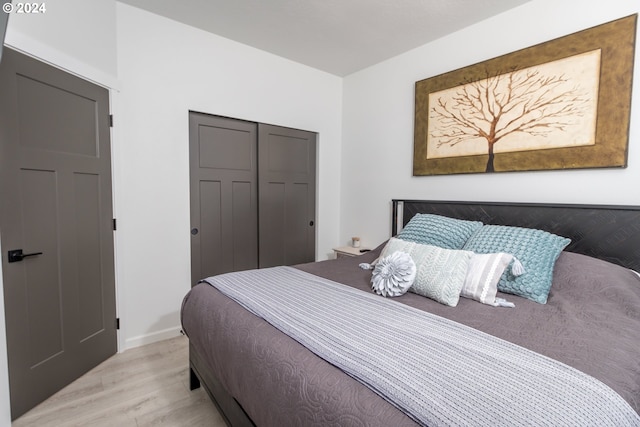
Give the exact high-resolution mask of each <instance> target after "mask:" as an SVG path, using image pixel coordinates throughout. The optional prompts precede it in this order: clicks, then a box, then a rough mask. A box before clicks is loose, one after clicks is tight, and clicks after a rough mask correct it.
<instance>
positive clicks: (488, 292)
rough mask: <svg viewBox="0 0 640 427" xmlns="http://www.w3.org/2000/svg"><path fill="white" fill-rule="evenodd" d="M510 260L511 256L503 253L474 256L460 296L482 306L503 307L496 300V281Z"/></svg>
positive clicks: (500, 300)
mask: <svg viewBox="0 0 640 427" xmlns="http://www.w3.org/2000/svg"><path fill="white" fill-rule="evenodd" d="M512 259H513V255H511V254H505V253H495V254H474V255H473V256H472V257H471V261H470V262H469V270H467V277H466V278H465V281H464V285H463V286H462V291H461V292H460V296H461V297H464V298H471V299H473V300H476V301H480V302H481V303H483V304H488V305H493V306H498V305H503V301H502V299H501V298H498V299H496V294H497V292H498V281H499V280H500V277H501V276H502V273H503V272H504V269H505V268H507V266H508V265H509V263H510V262H511V260H512Z"/></svg>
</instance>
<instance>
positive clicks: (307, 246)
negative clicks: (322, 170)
mask: <svg viewBox="0 0 640 427" xmlns="http://www.w3.org/2000/svg"><path fill="white" fill-rule="evenodd" d="M316 137H317V134H316V133H313V132H307V131H301V130H297V129H289V128H282V127H278V126H271V125H265V124H260V125H259V133H258V161H259V163H258V171H259V177H258V182H259V186H260V187H259V207H258V209H259V213H260V214H259V218H260V222H259V230H260V234H259V239H258V241H259V249H260V252H259V259H260V267H261V268H262V267H272V266H276V265H293V264H299V263H304V262H311V261H315V246H316V241H315V220H316V208H315V206H316Z"/></svg>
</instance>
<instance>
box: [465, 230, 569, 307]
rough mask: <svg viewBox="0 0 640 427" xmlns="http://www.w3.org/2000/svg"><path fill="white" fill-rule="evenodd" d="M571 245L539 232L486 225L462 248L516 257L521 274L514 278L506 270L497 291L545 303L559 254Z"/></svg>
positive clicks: (561, 238)
mask: <svg viewBox="0 0 640 427" xmlns="http://www.w3.org/2000/svg"><path fill="white" fill-rule="evenodd" d="M570 242H571V240H570V239H567V238H566V237H561V236H556V235H555V234H551V233H548V232H546V231H542V230H536V229H532V228H521V227H509V226H504V225H485V226H483V227H482V228H481V229H480V230H478V231H477V232H476V233H474V235H473V236H471V238H470V239H469V240H468V241H467V243H466V244H465V245H464V249H465V250H468V251H473V252H476V253H480V254H489V253H494V252H504V253H508V254H511V255H513V256H514V257H516V258H517V259H518V260H519V261H520V262H521V263H522V265H523V267H524V274H521V275H519V276H514V274H513V272H512V271H511V270H512V269H511V268H507V269H506V270H505V271H504V273H503V274H502V276H501V277H500V281H499V282H498V290H499V291H502V292H506V293H509V294H514V295H518V296H521V297H524V298H527V299H530V300H532V301H535V302H538V303H540V304H546V302H547V297H548V296H549V290H551V280H552V277H553V267H554V266H555V263H556V260H557V259H558V256H559V255H560V252H562V250H563V249H564V248H565V247H566V246H567V245H568V244H569V243H570Z"/></svg>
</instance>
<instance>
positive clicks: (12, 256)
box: [7, 249, 42, 262]
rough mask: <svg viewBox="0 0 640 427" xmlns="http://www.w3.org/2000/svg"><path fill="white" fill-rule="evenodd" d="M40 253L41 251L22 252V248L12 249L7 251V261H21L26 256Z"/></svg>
mask: <svg viewBox="0 0 640 427" xmlns="http://www.w3.org/2000/svg"><path fill="white" fill-rule="evenodd" d="M36 255H42V252H33V253H30V254H23V253H22V249H14V250H11V251H9V252H8V260H7V261H8V262H18V261H22V260H23V259H25V258H26V257H30V256H36Z"/></svg>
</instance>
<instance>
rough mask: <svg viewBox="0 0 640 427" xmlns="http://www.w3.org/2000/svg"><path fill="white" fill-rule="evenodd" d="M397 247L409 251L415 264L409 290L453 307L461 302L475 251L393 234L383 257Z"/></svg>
mask: <svg viewBox="0 0 640 427" xmlns="http://www.w3.org/2000/svg"><path fill="white" fill-rule="evenodd" d="M396 251H401V252H406V253H408V254H409V255H410V256H411V258H412V259H413V262H414V263H415V264H416V277H415V280H414V282H413V285H411V287H410V288H409V292H413V293H414V294H418V295H422V296H424V297H427V298H430V299H432V300H435V301H438V302H439V303H441V304H445V305H448V306H451V307H455V306H456V305H458V301H459V300H460V291H461V290H462V286H463V285H464V281H465V278H466V277H467V270H468V269H469V263H470V261H471V257H472V256H473V252H469V251H461V250H453V249H445V248H440V247H437V246H432V245H422V244H420V243H415V242H407V241H404V240H400V239H395V238H393V237H392V238H391V239H390V240H389V242H388V243H387V245H386V246H385V248H384V249H383V251H382V253H381V254H380V259H383V257H386V256H387V255H389V254H393V253H395V252H396Z"/></svg>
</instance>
